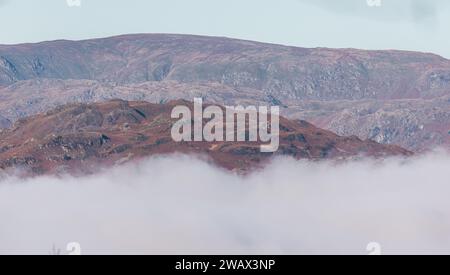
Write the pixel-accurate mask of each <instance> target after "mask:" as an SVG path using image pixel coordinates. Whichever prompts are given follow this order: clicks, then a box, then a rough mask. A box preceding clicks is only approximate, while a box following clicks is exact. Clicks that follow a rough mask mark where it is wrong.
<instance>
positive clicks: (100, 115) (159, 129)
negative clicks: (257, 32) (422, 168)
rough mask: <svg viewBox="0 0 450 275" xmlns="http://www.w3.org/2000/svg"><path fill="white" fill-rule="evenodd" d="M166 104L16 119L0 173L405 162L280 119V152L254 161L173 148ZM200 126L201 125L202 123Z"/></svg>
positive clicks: (253, 153)
mask: <svg viewBox="0 0 450 275" xmlns="http://www.w3.org/2000/svg"><path fill="white" fill-rule="evenodd" d="M176 105H185V106H189V107H190V108H192V104H191V103H189V102H186V101H171V102H169V103H167V104H151V103H147V102H128V101H122V100H113V101H107V102H103V103H96V104H89V105H86V104H72V105H66V106H60V107H58V108H56V109H54V110H51V111H48V112H47V113H43V114H40V115H36V116H33V117H29V118H25V119H21V120H19V121H18V122H16V123H15V125H14V126H13V127H12V128H11V129H8V130H3V131H2V132H0V168H1V169H2V170H7V169H10V168H22V169H24V171H26V172H27V173H31V174H32V175H37V174H48V173H79V172H80V173H81V172H83V173H86V172H92V171H96V170H98V169H99V166H110V165H115V164H121V163H124V162H129V161H134V160H138V159H141V158H144V157H148V156H155V155H166V154H172V153H189V154H195V155H197V156H199V157H203V158H205V159H207V160H209V161H211V162H213V163H215V164H217V165H219V166H221V167H224V168H226V169H229V170H234V171H236V172H245V171H249V169H251V168H257V167H261V166H262V165H264V163H266V162H267V161H268V160H269V159H270V158H271V157H273V156H276V155H283V156H291V157H293V158H296V159H312V160H318V159H349V158H355V157H359V156H373V157H385V156H392V155H398V156H408V155H410V154H411V153H410V152H409V151H407V150H404V149H402V148H400V147H397V146H387V145H381V144H378V143H376V142H373V141H363V140H360V139H359V138H357V137H341V136H338V135H335V134H333V133H331V132H329V131H325V130H322V129H319V128H316V127H315V126H313V125H311V124H309V123H307V122H304V121H293V120H288V119H285V118H282V117H281V118H280V147H279V150H278V151H277V152H276V153H261V150H260V145H261V142H213V143H208V142H181V143H177V142H174V141H173V139H172V137H171V129H172V125H173V123H174V122H175V121H176V120H173V119H171V117H170V116H171V111H172V109H173V108H174V106H176ZM205 122H206V121H205Z"/></svg>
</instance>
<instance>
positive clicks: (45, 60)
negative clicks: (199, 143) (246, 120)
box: [0, 34, 450, 151]
mask: <svg viewBox="0 0 450 275" xmlns="http://www.w3.org/2000/svg"><path fill="white" fill-rule="evenodd" d="M195 96H201V97H203V98H204V100H205V101H209V102H211V103H217V104H220V105H226V104H233V105H236V104H252V105H258V104H263V103H265V104H271V105H281V106H283V115H285V116H286V117H288V118H291V119H302V120H307V121H310V122H312V123H314V124H316V125H317V126H319V127H321V128H325V129H328V130H331V131H334V132H336V133H338V134H339V135H346V136H349V135H356V136H359V138H361V139H373V140H375V141H377V142H380V143H384V144H398V145H401V146H403V147H405V148H407V149H410V150H414V151H423V150H427V149H430V148H433V147H435V146H443V147H444V148H449V149H450V132H449V130H450V61H449V60H447V59H444V58H442V57H440V56H437V55H434V54H426V53H417V52H402V51H362V50H355V49H325V48H316V49H305V48H296V47H287V46H280V45H272V44H264V43H257V42H251V41H241V40H233V39H227V38H216V37H201V36H186V35H164V34H142V35H126V36H119V37H112V38H105V39H95V40H86V41H53V42H43V43H37V44H21V45H10V46H9V45H3V46H0V127H10V126H11V125H12V123H14V122H15V121H17V120H18V119H20V118H22V117H26V116H29V115H34V114H38V113H41V112H45V111H48V110H50V109H52V108H55V107H57V106H59V105H62V104H67V103H74V102H81V103H90V102H98V101H105V100H110V99H113V98H121V99H124V100H146V101H150V102H153V103H165V102H168V101H170V100H173V99H186V100H192V99H193V98H194V97H195Z"/></svg>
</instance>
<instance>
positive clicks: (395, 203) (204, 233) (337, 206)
mask: <svg viewBox="0 0 450 275" xmlns="http://www.w3.org/2000/svg"><path fill="white" fill-rule="evenodd" d="M449 167H450V157H448V156H444V154H434V155H429V156H426V157H421V158H416V159H411V160H409V161H407V162H405V161H400V160H389V161H386V162H385V163H383V164H380V163H374V162H372V161H365V162H358V163H347V164H343V165H339V166H335V165H331V164H328V163H320V164H317V163H309V162H302V161H301V162H297V161H294V160H288V159H278V160H277V161H274V163H273V164H272V165H271V166H270V167H268V168H267V169H265V170H264V171H262V172H259V173H257V174H254V175H252V176H249V177H247V178H243V177H240V176H235V175H231V174H229V173H227V172H224V171H222V170H220V169H218V168H215V167H211V166H209V165H207V164H205V163H204V162H201V161H198V160H194V159H191V158H189V157H183V156H180V157H170V158H158V159H151V160H148V161H146V162H144V163H141V164H140V165H135V166H131V165H128V166H124V167H120V168H115V169H112V170H108V171H104V172H102V173H99V174H98V175H96V176H91V177H86V178H81V179H80V178H78V179H77V178H71V177H67V178H64V179H58V178H52V177H43V178H37V179H29V180H18V179H16V178H8V179H5V180H3V181H2V182H1V183H0V254H9V253H14V254H20V253H38V254H50V253H52V247H56V248H60V249H62V252H63V253H64V252H65V247H66V244H67V243H70V242H78V243H80V244H81V247H82V253H83V254H97V253H106V254H117V253H133V254H135V253H144V254H161V253H162V254H184V253H189V254H191V253H192V254H210V253H213V254H222V253H225V254H234V253H251V254H254V253H256V254H273V253H277V254H278V253H282V254H303V253H314V254H327V253H342V254H346V253H357V254H368V252H367V251H366V246H367V244H368V243H370V242H378V243H379V244H380V245H381V248H382V252H383V253H386V254H391V253H448V254H450V169H449Z"/></svg>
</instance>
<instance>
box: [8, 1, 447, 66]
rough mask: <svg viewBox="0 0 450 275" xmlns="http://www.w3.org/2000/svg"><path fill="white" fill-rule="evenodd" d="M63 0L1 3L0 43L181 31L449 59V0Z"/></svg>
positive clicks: (305, 45)
mask: <svg viewBox="0 0 450 275" xmlns="http://www.w3.org/2000/svg"><path fill="white" fill-rule="evenodd" d="M68 1H69V2H71V1H72V2H76V1H77V0H39V1H36V0H0V26H1V28H0V43H2V44H13V43H22V42H38V41H43V40H55V39H85V38H94V37H105V36H111V35H118V34H127V33H183V34H199V35H213V36H227V37H234V38H243V39H250V40H257V41H262V42H273V43H279V44H287V45H294V46H302V47H333V48H347V47H351V48H363V49H402V50H415V51H425V52H434V53H437V54H440V55H443V56H445V57H447V58H450V35H449V26H450V1H448V0H79V1H81V5H80V6H79V7H77V6H73V7H70V6H69V5H68ZM377 1H380V3H381V6H378V7H377V6H371V5H369V3H376V2H377Z"/></svg>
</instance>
